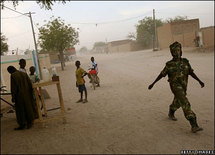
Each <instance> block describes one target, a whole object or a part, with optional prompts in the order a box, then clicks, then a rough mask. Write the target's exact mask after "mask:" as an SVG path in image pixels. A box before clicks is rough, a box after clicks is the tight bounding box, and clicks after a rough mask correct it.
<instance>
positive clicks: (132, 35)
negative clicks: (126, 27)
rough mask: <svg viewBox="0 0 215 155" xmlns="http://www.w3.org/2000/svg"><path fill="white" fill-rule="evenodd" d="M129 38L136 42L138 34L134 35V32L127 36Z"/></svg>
mask: <svg viewBox="0 0 215 155" xmlns="http://www.w3.org/2000/svg"><path fill="white" fill-rule="evenodd" d="M127 38H128V39H131V40H136V39H137V34H136V33H134V32H130V33H129V34H128V35H127Z"/></svg>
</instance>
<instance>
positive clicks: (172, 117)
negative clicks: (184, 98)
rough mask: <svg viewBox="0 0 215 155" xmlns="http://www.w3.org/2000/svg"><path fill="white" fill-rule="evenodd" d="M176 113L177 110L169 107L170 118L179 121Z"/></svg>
mask: <svg viewBox="0 0 215 155" xmlns="http://www.w3.org/2000/svg"><path fill="white" fill-rule="evenodd" d="M174 113H175V111H173V110H171V109H169V114H168V116H169V118H170V119H171V120H173V121H177V118H175V116H174Z"/></svg>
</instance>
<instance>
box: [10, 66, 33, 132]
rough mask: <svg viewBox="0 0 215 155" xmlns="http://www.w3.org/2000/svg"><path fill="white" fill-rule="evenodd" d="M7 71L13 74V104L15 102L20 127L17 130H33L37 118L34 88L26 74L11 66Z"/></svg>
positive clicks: (11, 77)
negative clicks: (34, 104) (34, 105)
mask: <svg viewBox="0 0 215 155" xmlns="http://www.w3.org/2000/svg"><path fill="white" fill-rule="evenodd" d="M7 71H8V72H9V73H10V74H11V76H10V80H11V84H10V86H11V89H10V90H11V95H12V102H15V111H16V119H17V123H18V124H19V127H17V128H15V130H22V129H24V128H25V127H26V125H27V128H31V127H32V125H33V120H34V119H35V118H36V115H35V113H34V110H33V109H34V107H33V104H32V103H33V88H32V83H31V80H30V78H29V77H28V75H27V74H26V73H23V72H21V71H18V70H17V69H16V68H15V67H14V66H9V67H8V68H7Z"/></svg>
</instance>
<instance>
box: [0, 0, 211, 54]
mask: <svg viewBox="0 0 215 155" xmlns="http://www.w3.org/2000/svg"><path fill="white" fill-rule="evenodd" d="M5 6H7V7H10V8H12V9H14V8H13V6H12V2H5ZM153 9H155V15H156V18H157V19H162V20H166V19H168V18H174V17H175V16H179V15H180V16H187V17H188V19H194V18H199V20H200V27H207V26H214V1H190V2H189V1H185V2H181V1H157V2H156V1H148V2H147V1H73V2H67V3H66V4H64V5H63V4H61V3H60V4H59V3H58V2H57V3H55V4H54V6H53V8H52V10H45V9H41V8H40V6H39V5H38V4H36V2H34V1H24V2H19V5H18V6H17V7H16V10H17V11H19V12H21V13H28V12H29V11H31V12H35V14H33V15H32V17H33V21H34V29H35V33H36V39H38V36H37V35H38V27H40V26H42V25H44V24H45V23H46V22H44V21H45V20H46V21H49V20H50V17H51V16H54V17H61V18H62V19H63V20H65V23H67V24H71V26H72V27H74V28H76V29H77V28H79V40H80V44H79V45H76V46H75V47H76V49H80V48H81V47H83V46H86V47H87V48H88V49H91V48H92V46H93V44H94V43H95V42H98V41H103V42H106V41H107V42H110V41H114V40H122V39H127V35H128V34H129V32H135V31H136V29H135V25H136V24H137V23H138V21H139V20H141V19H143V18H144V17H146V16H149V17H152V10H153ZM37 23H39V26H37V25H36V24H37ZM96 24H97V26H96ZM1 32H2V33H3V34H4V35H5V36H6V37H7V38H8V41H7V43H8V45H9V50H14V49H16V48H19V49H22V50H25V49H27V48H29V47H30V49H34V41H33V36H32V29H31V24H30V19H29V17H27V16H20V14H18V13H15V12H13V11H11V10H8V9H6V8H5V9H4V10H1Z"/></svg>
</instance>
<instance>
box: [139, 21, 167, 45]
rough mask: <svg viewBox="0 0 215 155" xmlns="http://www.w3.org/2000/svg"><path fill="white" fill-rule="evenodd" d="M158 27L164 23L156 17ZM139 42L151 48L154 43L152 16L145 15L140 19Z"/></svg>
mask: <svg viewBox="0 0 215 155" xmlns="http://www.w3.org/2000/svg"><path fill="white" fill-rule="evenodd" d="M155 21H156V27H157V28H158V27H159V26H162V25H163V22H162V20H161V19H156V20H155ZM136 33H137V42H138V43H140V44H141V45H142V46H143V47H144V48H151V47H152V43H153V35H154V22H153V19H152V17H145V18H144V19H142V20H140V21H138V24H137V25H136Z"/></svg>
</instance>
